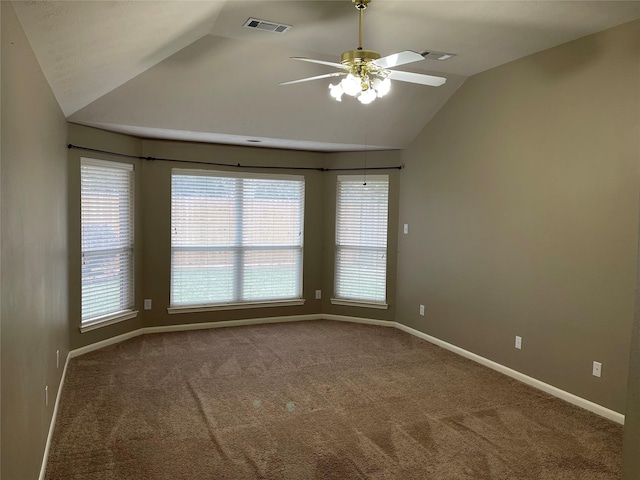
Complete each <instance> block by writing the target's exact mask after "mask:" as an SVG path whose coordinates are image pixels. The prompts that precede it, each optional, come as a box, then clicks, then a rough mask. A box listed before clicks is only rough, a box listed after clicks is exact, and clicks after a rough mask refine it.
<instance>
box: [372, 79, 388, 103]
mask: <svg viewBox="0 0 640 480" xmlns="http://www.w3.org/2000/svg"><path fill="white" fill-rule="evenodd" d="M373 88H375V89H376V92H378V97H381V98H382V97H384V96H385V95H386V94H387V93H389V90H391V80H390V79H388V78H385V79H384V80H381V79H379V78H376V79H375V80H374V81H373Z"/></svg>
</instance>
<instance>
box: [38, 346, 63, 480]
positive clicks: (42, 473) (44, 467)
mask: <svg viewBox="0 0 640 480" xmlns="http://www.w3.org/2000/svg"><path fill="white" fill-rule="evenodd" d="M70 358H71V355H69V354H67V358H66V360H65V361H64V368H63V369H62V376H61V377H60V383H59V384H58V393H56V403H55V404H54V405H53V414H52V415H51V423H50V424H49V433H48V434H47V443H45V446H44V455H43V457H42V466H41V467H40V476H39V477H38V479H39V480H44V476H45V474H46V472H47V460H48V459H49V449H50V448H51V439H52V438H53V430H54V428H55V427H56V418H57V417H58V405H59V404H60V397H61V396H62V386H63V385H64V379H65V377H66V376H67V365H69V359H70Z"/></svg>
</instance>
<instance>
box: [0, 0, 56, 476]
mask: <svg viewBox="0 0 640 480" xmlns="http://www.w3.org/2000/svg"><path fill="white" fill-rule="evenodd" d="M0 8H1V12H2V13H1V17H2V73H1V78H2V86H1V89H2V100H1V102H2V121H1V125H2V134H1V142H2V151H1V155H2V164H1V170H0V173H1V187H0V192H1V200H0V205H1V218H2V223H1V228H0V230H1V239H0V246H1V248H0V257H1V267H0V272H1V301H0V305H1V310H0V322H1V328H2V337H1V342H2V345H1V349H0V350H1V352H2V353H1V364H2V374H1V376H2V408H1V417H2V427H1V430H2V435H1V436H2V438H1V441H2V458H1V460H0V463H1V465H2V467H1V475H2V478H5V479H7V480H12V479H25V480H29V479H36V478H38V474H39V471H40V465H41V462H42V459H43V454H44V448H45V442H46V438H47V434H48V430H49V424H50V421H51V417H52V414H53V407H54V402H55V398H56V393H57V389H58V385H59V383H60V379H61V376H62V370H63V366H64V361H65V358H66V355H67V352H68V339H67V331H66V328H67V321H68V318H67V317H68V315H67V176H66V161H67V160H66V155H67V153H66V148H65V146H66V136H67V123H66V121H65V119H64V116H63V115H62V112H61V110H60V108H59V107H58V104H57V102H56V100H55V98H54V96H53V93H52V92H51V90H50V88H49V85H48V83H47V81H46V80H45V78H44V76H43V74H42V72H41V70H40V67H39V66H38V63H37V61H36V58H35V56H34V54H33V52H32V50H31V48H30V46H29V43H28V41H27V39H26V37H25V36H24V33H23V31H22V28H21V26H20V24H19V21H18V19H17V17H16V15H15V12H14V10H13V6H12V5H11V4H10V3H9V2H1V6H0ZM56 350H60V358H61V364H60V368H56ZM45 385H48V386H49V405H48V406H45V393H44V389H45Z"/></svg>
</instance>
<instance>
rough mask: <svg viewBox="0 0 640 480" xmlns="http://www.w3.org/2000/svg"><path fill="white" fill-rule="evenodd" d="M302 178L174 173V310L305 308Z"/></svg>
mask: <svg viewBox="0 0 640 480" xmlns="http://www.w3.org/2000/svg"><path fill="white" fill-rule="evenodd" d="M303 232H304V177H301V176H292V175H287V176H285V175H259V174H251V175H240V174H237V173H235V174H231V173H228V172H218V171H211V170H183V169H174V170H173V171H172V189H171V306H172V307H188V306H218V307H219V306H224V305H227V306H229V305H230V304H243V305H245V306H246V304H247V303H258V302H274V301H288V300H295V299H297V300H300V299H301V298H302V248H303Z"/></svg>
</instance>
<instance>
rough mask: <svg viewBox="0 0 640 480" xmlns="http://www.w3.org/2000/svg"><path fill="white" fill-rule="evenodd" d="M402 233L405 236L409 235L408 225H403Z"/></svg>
mask: <svg viewBox="0 0 640 480" xmlns="http://www.w3.org/2000/svg"><path fill="white" fill-rule="evenodd" d="M402 231H403V232H404V234H405V235H407V234H408V233H409V224H408V223H405V224H404V227H403V228H402Z"/></svg>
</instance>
